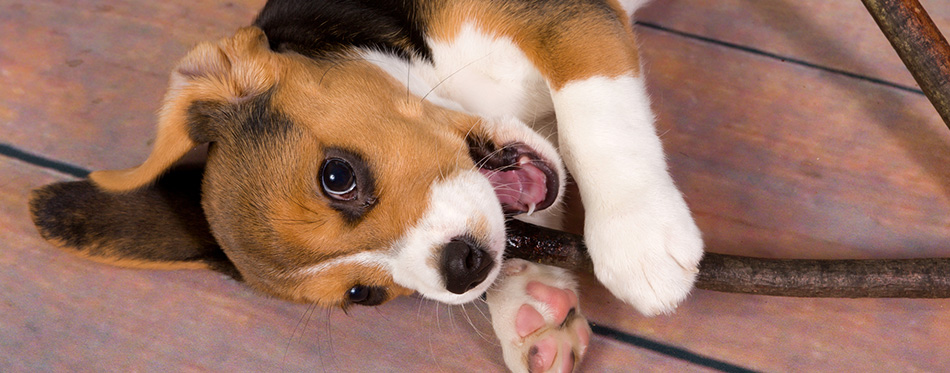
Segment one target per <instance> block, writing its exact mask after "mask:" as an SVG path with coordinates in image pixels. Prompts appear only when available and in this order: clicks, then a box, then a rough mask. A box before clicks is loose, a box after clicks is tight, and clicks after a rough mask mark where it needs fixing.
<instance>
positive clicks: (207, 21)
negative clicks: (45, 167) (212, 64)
mask: <svg viewBox="0 0 950 373" xmlns="http://www.w3.org/2000/svg"><path fill="white" fill-rule="evenodd" d="M263 4H264V1H263V0H254V1H250V0H244V1H230V2H201V1H158V2H141V1H134V0H110V1H98V2H81V3H78V4H77V3H76V2H75V1H65V0H56V1H54V0H36V1H24V2H4V3H3V4H2V5H0V33H2V34H3V35H4V42H3V43H2V44H0V68H2V70H0V86H2V87H4V89H2V90H0V131H2V132H3V133H4V134H5V135H4V139H3V141H4V142H6V143H11V144H15V145H18V146H19V147H21V148H27V149H31V150H32V151H34V152H37V153H40V154H43V155H46V156H48V157H52V158H56V159H60V160H65V161H70V162H72V163H74V164H77V165H80V166H83V167H86V168H92V169H104V168H122V167H129V166H133V165H134V164H136V162H140V161H141V160H144V158H145V156H146V155H147V153H148V150H149V147H150V145H149V144H150V141H151V138H152V137H153V127H154V125H155V112H156V111H157V110H158V108H159V107H160V105H161V99H162V96H163V95H164V93H165V88H166V84H167V80H168V74H169V72H170V71H171V68H172V67H173V66H174V64H175V63H177V61H178V60H179V59H180V58H182V57H184V55H185V53H186V52H187V51H188V49H190V47H191V46H192V45H194V44H195V43H197V42H199V41H204V40H213V39H215V38H220V37H224V36H228V35H230V34H231V33H233V32H234V30H235V29H236V28H237V27H240V26H242V25H246V24H249V23H250V22H251V20H252V19H253V16H254V14H256V12H257V11H258V9H259V7H260V6H262V5H263ZM116 152H119V153H120V156H119V157H117V156H116V154H115V153H116Z"/></svg>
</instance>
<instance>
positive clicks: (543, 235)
mask: <svg viewBox="0 0 950 373" xmlns="http://www.w3.org/2000/svg"><path fill="white" fill-rule="evenodd" d="M507 255H508V256H510V257H515V258H522V259H525V260H529V261H533V262H536V263H542V264H548V265H554V266H558V267H563V268H568V269H571V270H575V271H584V272H593V265H592V264H591V262H590V257H589V256H588V255H587V248H586V247H585V246H584V243H583V238H582V237H581V236H578V235H575V234H570V233H566V232H561V231H557V230H553V229H547V228H542V227H538V226H536V225H531V224H528V223H524V222H521V221H517V220H512V221H509V222H508V248H507ZM696 287H697V288H700V289H705V290H714V291H722V292H730V293H745V294H759V295H776V296H787V297H821V298H950V258H946V259H945V258H941V259H886V260H802V259H761V258H749V257H740V256H732V255H723V254H715V253H706V255H705V257H704V258H703V261H702V263H701V264H700V271H699V276H698V277H697V280H696Z"/></svg>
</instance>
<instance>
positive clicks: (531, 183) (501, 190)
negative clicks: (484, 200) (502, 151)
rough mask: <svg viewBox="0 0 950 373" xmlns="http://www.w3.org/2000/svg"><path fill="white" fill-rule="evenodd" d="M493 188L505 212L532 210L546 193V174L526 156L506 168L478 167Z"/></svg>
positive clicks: (529, 213)
mask: <svg viewBox="0 0 950 373" xmlns="http://www.w3.org/2000/svg"><path fill="white" fill-rule="evenodd" d="M479 171H481V173H482V174H484V175H485V177H487V178H488V181H490V182H491V184H492V186H493V187H494V188H495V194H496V195H497V196H498V201H499V202H501V205H502V207H503V208H504V210H505V212H506V213H522V212H527V213H528V215H531V213H533V212H534V209H535V207H537V206H538V205H539V204H541V203H542V202H544V199H545V197H546V196H547V193H548V188H547V184H546V183H547V175H545V173H544V171H542V170H541V169H539V168H538V167H536V166H534V165H532V164H531V160H530V159H528V158H527V157H522V158H521V159H519V161H518V164H517V165H514V166H512V167H511V168H510V169H507V170H500V169H499V170H488V169H479Z"/></svg>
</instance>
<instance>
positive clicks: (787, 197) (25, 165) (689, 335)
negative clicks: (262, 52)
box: [0, 0, 950, 372]
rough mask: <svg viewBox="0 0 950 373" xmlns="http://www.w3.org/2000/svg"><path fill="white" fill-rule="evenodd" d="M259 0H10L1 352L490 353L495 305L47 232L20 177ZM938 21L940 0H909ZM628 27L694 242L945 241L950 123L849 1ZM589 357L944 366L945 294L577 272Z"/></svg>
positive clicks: (58, 363)
mask: <svg viewBox="0 0 950 373" xmlns="http://www.w3.org/2000/svg"><path fill="white" fill-rule="evenodd" d="M263 2H264V1H263V0H235V1H230V2H225V1H220V2H218V1H215V2H212V1H186V0H165V1H142V0H98V1H92V0H87V1H75V0H69V1H67V0H0V35H2V36H0V134H2V135H0V142H2V143H0V151H2V152H0V153H2V156H0V225H2V228H0V268H2V270H0V371H3V372H14V371H103V370H105V371H130V370H135V371H330V372H335V371H414V372H416V371H445V372H456V371H458V372H461V371H466V372H468V371H501V370H503V365H502V364H503V363H502V359H501V354H500V351H499V348H498V346H497V344H496V342H495V341H494V337H493V336H492V333H491V329H490V327H489V325H488V322H487V320H486V316H485V315H486V310H485V307H483V306H480V305H470V306H467V307H464V308H462V307H448V306H444V305H439V304H435V303H432V302H426V301H422V300H420V299H417V298H404V299H400V300H397V301H394V302H392V303H389V304H386V305H384V306H382V307H379V308H355V309H353V310H352V311H351V312H350V313H349V314H348V315H347V314H343V313H342V312H340V311H332V312H327V311H325V310H314V309H311V308H308V306H307V305H298V304H291V303H286V302H283V301H278V300H273V299H268V298H265V297H262V296H260V295H258V294H256V293H254V292H252V291H250V290H249V289H247V288H245V287H244V286H242V285H241V284H238V283H235V282H234V281H232V280H230V279H227V278H224V277H222V276H220V275H217V274H214V273H211V272H206V271H176V272H161V271H144V270H126V269H119V268H112V267H108V266H104V265H100V264H95V263H91V262H88V261H84V260H80V259H77V258H75V257H72V256H70V255H67V254H64V253H62V252H60V251H57V250H56V249H54V248H53V247H51V246H50V245H48V244H47V243H45V242H44V241H43V240H42V239H40V238H39V237H38V235H37V234H36V232H35V230H34V229H33V226H32V224H31V223H30V221H29V217H28V212H27V208H26V198H27V195H28V193H29V191H30V190H31V189H32V188H35V187H38V186H40V185H43V184H46V183H51V182H55V181H60V180H68V179H70V178H72V176H70V175H69V174H70V173H71V172H73V171H71V170H72V168H70V167H69V166H70V165H72V166H75V167H78V168H79V169H105V168H120V167H127V166H131V165H134V164H136V162H138V161H140V160H142V159H144V157H145V155H146V154H147V152H148V149H149V146H150V141H151V136H152V126H153V123H154V119H153V117H154V112H155V111H156V110H157V109H158V107H159V104H160V99H161V97H162V95H163V93H164V87H165V84H166V79H167V73H168V72H169V71H170V69H171V67H172V66H173V64H174V63H175V62H176V60H177V59H178V58H180V57H181V56H183V55H184V54H185V52H186V51H187V49H188V48H189V47H190V46H191V45H193V44H194V43H196V42H199V41H202V40H208V39H212V38H218V37H223V36H227V35H228V34H229V33H230V32H232V31H233V30H234V29H235V28H236V27H238V26H241V25H245V24H248V23H250V21H251V20H252V18H253V15H254V14H255V12H256V10H257V9H259V8H260V7H261V6H262V5H263ZM921 2H922V3H923V5H924V6H925V7H926V8H927V9H928V10H929V11H930V14H931V16H932V17H933V18H934V20H935V21H936V22H937V24H938V26H939V27H940V28H941V29H942V30H943V32H944V34H945V35H946V34H948V33H950V1H947V0H922V1H921ZM639 18H640V22H641V23H640V24H639V25H638V26H637V27H636V31H637V32H638V34H639V36H640V43H641V45H642V50H643V54H644V58H645V61H646V64H647V65H646V69H645V71H646V75H647V78H648V84H649V89H650V93H651V95H652V97H653V99H654V108H655V110H656V114H657V117H658V131H659V133H661V134H662V138H663V140H664V144H665V146H666V150H667V153H668V155H669V159H670V164H671V168H672V172H673V174H674V177H675V179H676V181H677V183H678V184H679V185H680V187H681V189H682V190H683V192H684V193H685V194H686V198H687V201H688V203H689V205H690V207H691V208H692V209H693V211H694V213H695V216H696V218H697V219H698V223H699V225H700V228H701V229H702V231H703V233H704V237H705V239H706V242H707V249H708V250H710V251H715V252H721V253H733V254H744V255H755V256H764V257H788V258H879V257H926V256H950V130H948V129H947V128H946V126H945V125H944V124H943V123H942V122H941V121H940V119H939V117H938V116H937V114H936V113H935V111H934V109H933V108H932V107H931V106H930V105H929V103H928V102H927V100H926V98H925V97H924V96H923V95H922V94H921V93H920V91H919V88H917V86H916V84H915V83H914V81H913V80H912V78H911V77H910V75H909V74H908V73H907V72H906V71H905V69H904V67H903V66H902V65H901V63H900V61H899V59H898V58H897V56H896V54H895V53H894V52H893V51H892V49H891V48H890V46H889V45H888V44H887V42H886V40H885V39H884V37H883V36H882V35H881V33H880V31H879V30H877V28H876V26H875V25H874V23H873V21H872V20H871V17H870V16H869V15H868V14H867V13H866V11H865V10H864V8H863V6H862V5H861V3H860V2H859V1H857V0H851V1H825V0H796V1H753V0H717V1H701V0H657V1H656V2H654V3H653V4H652V5H650V6H649V7H648V8H646V9H644V10H642V11H641V12H640V13H639ZM582 302H583V307H584V308H585V309H586V312H587V313H588V315H589V317H590V319H591V320H592V321H593V322H594V323H595V324H596V331H597V333H598V336H597V337H596V338H595V340H594V344H593V346H592V348H591V350H590V354H589V358H588V359H587V361H586V362H585V364H584V368H585V369H584V370H585V371H662V372H668V371H706V370H716V369H723V370H740V369H752V370H762V371H844V372H876V371H887V372H897V371H921V372H937V371H950V354H948V353H947V351H948V349H950V300H881V299H868V300H837V299H787V298H777V297H763V296H750V295H734V294H723V293H714V292H707V291H695V292H694V293H693V294H692V296H691V297H690V298H689V299H688V300H687V301H686V303H685V304H684V305H682V306H681V307H680V308H679V310H678V311H677V312H676V313H675V314H673V315H670V316H661V317H655V318H644V317H642V316H639V315H638V314H636V313H635V312H634V311H633V310H632V309H631V308H630V307H627V306H625V305H622V304H620V303H618V302H617V301H616V300H614V299H613V298H612V297H611V296H610V295H609V294H607V293H606V292H605V291H604V290H603V289H602V288H600V287H599V286H598V285H596V284H595V283H594V281H592V280H591V279H590V278H585V279H584V290H583V295H582Z"/></svg>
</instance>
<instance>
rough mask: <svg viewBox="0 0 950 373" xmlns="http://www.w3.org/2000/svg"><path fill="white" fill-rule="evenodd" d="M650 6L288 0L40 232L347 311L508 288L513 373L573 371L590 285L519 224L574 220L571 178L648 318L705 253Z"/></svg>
mask: <svg viewBox="0 0 950 373" xmlns="http://www.w3.org/2000/svg"><path fill="white" fill-rule="evenodd" d="M642 2H643V1H640V0H626V1H617V0H550V1H531V0H507V1H490V0H414V1H408V0H407V1H402V0H401V1H394V0H319V1H318V0H312V1H304V0H271V1H268V2H267V4H266V5H265V6H264V8H263V10H262V11H261V13H260V14H259V15H258V17H257V19H256V20H255V22H254V24H253V25H252V26H249V27H246V28H242V29H240V30H238V31H237V33H236V34H234V35H233V36H231V37H228V38H224V39H221V40H218V41H216V42H206V43H202V44H199V45H198V46H196V47H195V48H194V49H193V50H192V51H191V52H190V53H188V54H187V56H185V57H184V59H182V60H181V61H180V62H179V63H178V65H177V67H176V68H175V69H174V71H173V72H172V74H171V78H170V83H169V88H168V92H167V94H166V96H165V99H164V104H163V106H162V109H161V110H160V112H159V115H158V124H157V135H156V139H155V143H154V148H153V150H152V152H151V154H150V155H149V156H148V158H147V159H146V160H145V161H144V162H143V163H142V164H141V165H139V166H136V167H133V168H130V169H125V170H115V171H98V172H93V173H92V174H91V175H90V177H89V180H83V181H74V182H65V183H59V184H53V185H50V186H47V187H44V188H41V189H39V190H37V191H35V192H34V194H33V196H32V198H31V202H30V205H31V212H32V214H33V218H34V222H35V223H36V225H37V227H38V229H39V231H40V233H41V234H42V235H43V236H44V237H45V238H46V239H48V240H49V241H51V242H53V243H54V244H56V245H58V246H61V247H63V248H66V249H67V250H69V251H72V252H74V253H77V254H80V255H82V256H84V257H88V258H90V259H93V260H97V261H102V262H108V263H112V264H117V265H122V266H130V267H142V268H212V269H215V270H219V271H222V272H225V273H229V274H231V275H232V276H234V277H235V278H238V279H241V280H242V281H244V282H246V283H247V284H248V285H249V286H251V287H253V288H255V289H258V290H260V291H262V292H265V293H267V294H271V295H274V296H278V297H281V298H285V299H289V300H293V301H300V302H307V303H316V304H319V305H321V306H325V307H344V308H345V307H349V306H351V305H378V304H381V303H383V302H385V301H387V300H389V299H392V298H393V297H396V296H400V295H407V294H412V293H418V294H420V295H421V296H423V297H426V298H429V299H433V300H437V301H440V302H444V303H448V304H461V303H466V302H470V301H473V300H475V299H478V298H479V297H480V296H481V295H482V294H485V293H486V292H488V293H489V295H488V298H487V299H488V302H489V305H490V309H491V311H492V316H493V323H494V325H495V326H494V327H495V329H496V334H497V335H498V336H499V338H500V339H501V341H502V346H503V350H504V354H505V360H506V363H507V364H508V365H509V367H510V368H511V369H512V370H513V371H528V370H531V371H541V370H555V371H569V370H571V369H572V368H573V366H574V365H575V364H576V362H577V361H578V360H579V359H580V357H581V356H582V355H583V350H584V348H585V346H586V345H587V343H588V341H589V339H590V329H589V328H588V327H587V323H586V321H585V320H584V318H583V316H581V314H580V312H579V309H578V302H577V293H576V286H575V284H574V281H573V279H572V278H571V276H570V274H568V273H566V272H565V271H563V270H559V269H556V268H549V267H542V266H539V265H535V264H531V263H527V262H523V261H511V262H509V263H507V264H505V263H504V247H505V219H506V218H511V217H515V218H524V219H529V220H531V219H533V220H534V221H539V222H541V223H543V224H545V225H549V226H551V225H554V226H556V225H557V215H558V208H557V206H558V204H559V203H560V200H561V196H562V194H563V191H564V186H565V183H566V180H567V172H568V171H570V173H571V175H572V176H573V179H574V180H576V183H577V186H578V189H579V191H580V194H581V198H582V201H583V204H584V208H585V210H586V219H585V227H584V235H585V240H586V243H587V246H588V248H589V252H590V255H591V257H592V259H593V263H594V267H595V274H596V276H597V278H598V279H599V280H600V281H601V282H602V283H603V284H604V285H605V286H606V287H607V288H608V289H609V290H610V291H611V292H612V293H613V294H614V295H616V296H617V297H618V298H620V299H622V300H623V301H625V302H627V303H629V304H631V305H633V306H634V307H635V308H636V309H637V310H639V311H640V312H642V313H643V314H646V315H654V314H658V313H664V312H670V311H671V310H673V308H674V307H675V306H676V305H677V304H678V303H679V302H680V301H681V300H683V299H684V297H685V296H686V295H687V293H688V292H689V291H690V289H691V287H692V284H693V281H694V278H695V276H696V273H697V264H698V262H699V260H700V258H701V256H702V252H703V251H702V246H703V244H702V240H701V238H700V232H699V230H698V229H697V227H696V225H695V223H694V222H693V219H692V217H691V214H690V212H689V210H688V208H687V206H686V203H685V202H684V201H683V198H682V196H681V194H680V192H679V191H678V190H677V189H676V187H675V186H674V183H673V180H672V178H671V177H670V175H669V173H668V172H667V167H666V163H665V160H664V154H663V149H662V146H661V144H660V140H659V138H658V136H657V134H656V132H655V129H654V127H653V116H652V114H651V110H650V104H649V101H648V98H647V94H646V89H645V86H644V80H643V77H642V75H641V68H640V60H639V57H638V53H637V49H636V43H635V40H634V35H633V33H632V24H631V18H630V17H631V15H632V13H633V11H634V10H635V9H636V8H637V7H639V6H640V5H641V3H642ZM205 144H206V149H207V158H206V161H205V162H204V164H203V165H202V166H200V167H186V166H176V164H177V163H179V160H180V159H181V158H182V157H183V156H185V155H186V154H187V153H189V152H190V151H192V150H193V149H195V148H196V147H198V148H200V147H201V146H203V145H205ZM493 285H494V287H493Z"/></svg>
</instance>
